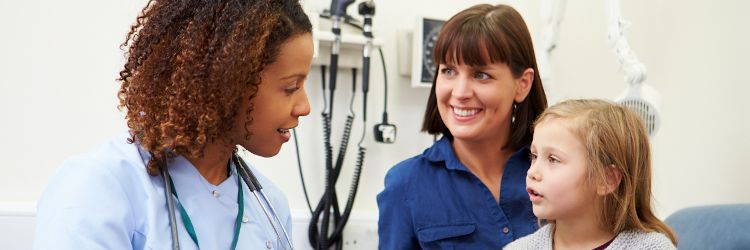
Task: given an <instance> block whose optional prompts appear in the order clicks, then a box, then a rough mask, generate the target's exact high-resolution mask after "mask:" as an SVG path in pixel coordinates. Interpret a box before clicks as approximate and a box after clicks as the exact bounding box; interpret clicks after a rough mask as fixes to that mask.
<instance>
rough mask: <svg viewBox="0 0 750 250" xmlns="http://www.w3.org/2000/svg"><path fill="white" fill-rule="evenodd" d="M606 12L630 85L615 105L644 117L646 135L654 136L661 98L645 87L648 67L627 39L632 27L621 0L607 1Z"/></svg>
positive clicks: (609, 31)
mask: <svg viewBox="0 0 750 250" xmlns="http://www.w3.org/2000/svg"><path fill="white" fill-rule="evenodd" d="M606 11H607V16H608V18H609V19H608V21H607V38H608V40H609V46H610V47H611V48H612V49H614V51H615V54H616V55H617V61H618V62H619V64H620V67H621V69H622V71H624V72H625V80H626V81H627V83H628V88H627V89H626V90H625V92H624V93H623V94H622V95H621V96H620V97H619V98H617V100H616V102H617V103H620V104H622V105H624V106H626V107H628V108H630V109H631V110H633V111H635V112H636V113H637V114H638V115H639V116H641V119H643V122H644V124H645V125H646V132H648V135H649V136H651V137H653V136H654V134H655V133H656V131H657V130H658V129H659V123H660V122H661V119H660V118H661V117H660V115H659V106H660V105H661V97H660V95H659V93H658V92H657V91H656V89H654V88H653V87H651V86H649V85H647V84H643V81H644V80H646V66H645V65H643V63H641V61H640V60H638V58H637V57H636V56H635V53H634V52H633V50H632V49H630V45H628V41H627V39H626V38H625V34H624V30H625V29H626V28H628V27H629V26H630V22H628V21H626V20H624V19H623V18H622V16H621V15H620V13H621V11H620V0H608V1H607V10H606Z"/></svg>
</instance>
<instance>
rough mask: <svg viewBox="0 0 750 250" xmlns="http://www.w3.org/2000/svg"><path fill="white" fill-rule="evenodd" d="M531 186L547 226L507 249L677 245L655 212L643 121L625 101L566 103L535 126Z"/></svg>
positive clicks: (535, 207)
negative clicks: (629, 108) (624, 103)
mask: <svg viewBox="0 0 750 250" xmlns="http://www.w3.org/2000/svg"><path fill="white" fill-rule="evenodd" d="M530 151H531V162H532V163H531V167H530V168H529V171H528V172H527V177H526V187H527V188H526V190H527V192H528V194H529V198H530V200H531V202H532V204H533V205H532V207H533V211H534V214H535V215H536V216H537V217H538V218H539V219H540V220H541V221H543V222H545V224H546V225H544V226H543V227H542V228H540V229H539V230H538V231H537V232H535V233H533V234H531V235H529V236H527V237H524V238H521V239H519V240H517V241H515V242H513V243H511V244H509V245H508V246H507V247H506V248H505V249H556V250H559V249H674V248H675V244H676V243H677V242H676V237H675V235H674V233H673V232H672V230H671V229H670V228H669V227H668V226H667V225H666V224H664V223H663V222H662V221H660V220H659V219H658V218H657V217H656V216H655V215H654V213H653V211H652V209H651V149H650V146H649V139H648V136H647V134H646V131H645V128H644V125H643V122H642V121H641V120H640V118H639V117H638V116H637V115H636V114H634V113H633V112H631V111H630V110H628V109H627V108H624V107H622V106H620V105H617V104H615V103H612V102H608V101H603V100H569V101H565V102H562V103H559V104H557V105H554V106H552V107H550V108H549V109H547V110H546V111H545V112H544V113H542V115H540V117H539V118H538V119H537V121H536V122H535V124H534V139H533V141H532V143H531V148H530Z"/></svg>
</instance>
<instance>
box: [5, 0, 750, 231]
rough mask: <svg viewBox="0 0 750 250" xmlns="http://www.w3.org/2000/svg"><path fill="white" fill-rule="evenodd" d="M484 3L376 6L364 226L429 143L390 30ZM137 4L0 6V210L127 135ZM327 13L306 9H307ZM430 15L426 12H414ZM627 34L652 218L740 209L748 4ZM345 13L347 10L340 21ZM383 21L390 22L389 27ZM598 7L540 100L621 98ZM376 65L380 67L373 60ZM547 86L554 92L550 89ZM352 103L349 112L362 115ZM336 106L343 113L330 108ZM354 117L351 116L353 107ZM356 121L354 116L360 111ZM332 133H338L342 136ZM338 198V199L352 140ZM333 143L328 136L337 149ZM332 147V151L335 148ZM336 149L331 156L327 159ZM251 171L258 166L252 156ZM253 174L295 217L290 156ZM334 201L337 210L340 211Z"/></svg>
mask: <svg viewBox="0 0 750 250" xmlns="http://www.w3.org/2000/svg"><path fill="white" fill-rule="evenodd" d="M480 2H482V1H451V0H437V1H435V0H433V1H424V0H420V1H416V0H415V1H377V4H378V6H377V8H378V9H377V15H376V17H375V21H374V25H375V32H376V33H375V34H376V36H380V37H382V39H383V41H384V51H385V53H386V54H385V56H386V60H388V65H387V67H388V73H389V75H388V77H389V83H390V84H391V86H390V87H391V88H390V96H389V98H390V103H389V109H390V110H389V111H390V120H391V122H393V123H396V124H397V125H398V129H399V134H398V139H397V141H396V143H395V144H392V145H387V144H378V143H375V142H374V141H373V139H372V135H371V131H372V126H373V125H374V124H375V123H376V122H379V119H380V113H381V112H382V93H383V89H382V85H381V84H380V83H381V82H382V81H383V78H382V74H381V70H380V63H379V61H377V60H373V65H374V69H373V73H372V79H371V82H372V83H373V84H372V87H371V91H370V103H369V105H370V106H369V112H368V119H369V120H368V124H367V125H366V129H367V131H368V137H367V140H366V144H367V147H368V150H367V152H368V154H367V157H366V160H365V167H364V171H363V178H362V181H361V183H360V188H359V194H358V196H357V202H356V203H355V209H357V210H358V211H361V212H364V213H372V212H375V210H376V209H377V205H376V203H375V195H376V194H377V193H378V192H379V191H380V190H381V189H382V181H383V176H384V174H385V172H386V171H387V170H388V168H389V167H390V166H392V165H393V164H395V163H397V162H399V161H401V160H403V159H405V158H407V157H410V156H413V155H415V154H418V153H421V152H422V150H424V149H425V148H426V147H427V146H428V145H429V144H430V143H431V141H432V137H430V136H427V135H424V134H421V133H419V125H420V123H421V117H422V115H423V111H424V103H425V100H426V97H427V92H428V89H413V88H411V87H409V79H408V78H406V77H400V76H398V74H397V72H398V71H397V62H396V59H397V49H396V44H397V40H396V38H397V33H396V32H395V30H396V29H400V28H405V27H410V26H411V25H412V23H413V20H414V18H415V16H417V15H428V16H434V17H440V16H443V17H446V18H447V17H449V16H451V15H452V14H454V13H455V12H457V11H458V10H460V9H463V8H465V7H468V6H471V5H473V4H475V3H480ZM144 3H145V0H139V1H113V0H96V1H94V0H85V1H84V0H78V1H38V0H36V1H2V2H0V31H2V35H0V115H1V116H2V122H0V152H2V153H0V155H1V156H2V163H0V166H2V170H3V174H2V175H0V202H3V201H6V202H30V203H33V202H35V201H36V200H37V199H38V197H39V195H40V194H41V192H42V190H43V188H44V186H45V184H46V181H47V179H48V178H49V177H50V176H51V175H52V174H54V172H55V169H56V168H57V167H58V166H59V165H60V164H61V163H62V161H63V160H64V159H65V158H67V157H69V156H71V155H74V154H77V153H81V152H84V151H86V150H87V149H89V148H91V147H94V146H95V145H97V144H99V143H101V142H102V141H103V140H105V139H106V138H108V137H109V136H111V135H113V134H115V133H117V132H118V131H122V130H123V129H124V128H125V125H124V123H125V121H124V120H123V115H122V114H121V113H119V112H118V111H117V109H116V105H117V101H116V98H115V93H116V91H117V89H118V83H117V82H116V81H115V80H114V79H115V78H116V77H117V72H118V71H119V70H120V68H121V66H122V63H123V56H122V52H121V51H120V50H119V48H118V46H119V44H120V43H121V42H122V41H123V39H124V37H125V34H126V32H127V30H128V28H129V24H130V23H131V22H132V21H133V20H134V18H135V16H136V13H137V12H138V11H139V8H140V7H142V5H143V4H144ZM507 3H509V4H511V5H513V6H515V7H516V8H517V9H518V10H519V11H520V12H521V13H522V14H523V15H524V17H525V18H526V20H527V22H528V24H529V26H530V28H531V31H532V33H533V34H534V37H535V38H538V33H539V31H540V28H541V27H540V26H539V25H540V24H541V22H540V21H539V20H538V19H539V14H538V13H539V3H538V1H507ZM328 4H329V3H328V2H327V1H323V0H318V1H308V2H306V3H305V5H306V6H307V7H308V8H310V9H321V8H324V7H327V5H328ZM423 5H427V6H429V7H427V6H423ZM622 7H623V15H624V17H626V18H627V19H629V20H631V21H632V22H633V26H632V28H631V29H629V30H628V31H627V34H628V38H629V41H630V44H631V46H632V47H633V48H634V50H635V51H636V53H637V55H638V56H639V57H640V59H641V60H642V61H643V62H644V63H645V64H646V66H647V67H648V69H649V78H648V80H647V82H646V83H648V84H651V85H652V86H654V87H655V88H656V89H657V90H658V91H659V92H660V93H661V96H662V109H661V111H662V114H663V118H662V127H661V129H660V131H659V132H658V134H657V135H656V137H655V138H654V141H653V145H654V155H655V160H654V168H655V171H654V180H655V181H654V185H655V190H654V192H655V195H656V196H655V198H656V200H657V203H656V205H657V206H656V208H657V212H658V213H659V215H660V216H662V217H664V216H666V215H669V214H670V213H672V212H673V211H675V210H677V209H680V208H683V207H687V206H694V205H701V204H715V203H738V202H745V203H747V202H750V193H749V192H747V190H748V188H749V187H750V185H749V184H746V183H747V182H746V181H745V179H746V178H747V177H748V176H750V168H748V167H750V158H747V157H746V156H744V155H743V154H744V153H746V152H747V151H749V150H750V146H748V141H749V140H750V132H748V131H747V130H746V128H748V127H750V119H748V118H747V117H746V114H748V112H747V111H746V108H747V107H750V98H747V97H746V96H745V95H747V93H750V81H749V79H748V78H749V76H748V75H747V74H744V72H745V69H744V67H746V66H747V65H748V64H747V63H746V62H745V60H746V59H748V58H750V49H749V48H748V46H747V44H750V34H749V33H748V31H747V30H748V29H747V27H745V26H746V24H748V23H750V22H749V21H750V20H748V17H747V14H746V13H743V11H745V10H747V9H750V3H748V2H746V1H742V0H724V1H717V2H711V3H708V2H705V1H695V0H692V1H677V0H659V1H648V0H628V1H623V4H622ZM350 13H351V14H356V8H350ZM386 15H388V16H387V17H386ZM605 20H606V18H605V16H604V3H603V1H568V6H567V11H566V16H565V19H564V21H563V23H562V25H561V29H562V30H561V38H560V43H559V45H558V46H559V47H558V49H557V50H556V51H555V53H554V55H553V58H552V71H553V72H552V73H553V77H554V78H553V81H551V82H549V83H548V84H551V86H550V89H553V90H557V92H555V93H550V94H551V95H553V96H557V97H599V98H615V97H616V96H618V95H619V94H620V93H621V92H622V91H623V90H624V89H625V87H626V85H625V83H623V81H622V78H623V76H622V74H621V73H619V71H618V65H617V64H616V61H615V58H614V55H613V53H612V52H611V51H610V50H609V49H608V48H607V46H606V37H605V27H606V26H605ZM374 58H377V57H374ZM312 71H313V73H312V74H311V75H310V77H309V79H310V80H309V82H308V83H307V84H308V94H309V95H310V101H311V104H312V109H313V112H312V114H311V115H310V116H309V117H307V118H303V119H302V121H301V122H302V124H301V126H300V128H299V130H298V132H299V133H300V135H299V136H300V142H301V150H302V159H303V161H304V163H303V164H304V173H305V176H306V177H307V179H306V181H307V183H308V190H309V191H310V193H311V195H312V198H313V200H314V202H316V201H317V199H318V198H319V196H320V194H321V189H322V186H323V179H324V178H323V171H322V169H323V163H324V159H323V156H322V154H323V151H322V150H321V148H322V147H321V145H322V133H321V131H322V129H321V126H320V117H319V113H320V110H321V109H322V100H321V97H320V96H321V92H320V85H319V84H320V81H319V78H320V75H319V74H318V71H319V69H317V68H314V69H313V70H312ZM349 79H350V75H349V73H348V72H347V73H344V74H342V75H341V76H340V77H339V83H340V84H339V86H341V87H340V88H339V91H338V92H337V93H338V94H337V96H336V100H337V103H339V105H341V106H337V108H338V109H337V110H336V115H337V119H342V118H343V117H342V115H343V114H344V113H345V110H346V109H345V108H344V106H345V105H346V103H347V102H348V96H347V95H348V93H349V91H350V85H349V83H350V80H349ZM552 84H554V85H552ZM359 102H360V100H359V99H358V100H357V101H356V103H359ZM339 107H340V108H339ZM357 107H359V106H357ZM356 110H357V112H361V111H360V109H359V108H357V109H356ZM334 126H335V127H334V129H336V128H338V129H337V131H340V128H341V126H342V125H341V123H336V124H335V125H334ZM361 128H362V127H361V124H360V123H358V124H357V125H356V126H355V127H354V130H353V131H355V132H354V133H353V134H354V135H353V136H352V142H351V145H352V146H351V147H350V150H349V154H348V157H349V158H348V161H347V162H348V164H347V166H346V169H345V170H344V171H343V173H342V178H341V180H340V185H339V192H340V195H339V196H340V197H344V196H345V195H346V193H347V192H348V187H347V186H348V185H349V183H350V180H349V178H350V176H351V172H352V171H351V170H352V166H353V165H352V163H353V161H354V159H353V158H354V156H355V154H354V152H355V151H356V147H355V145H356V141H357V139H358V138H359V133H360V131H361ZM339 134H340V132H339V133H334V138H338V137H339V136H338V135H339ZM336 145H338V143H336ZM336 148H337V147H336ZM253 158H254V159H255V158H256V157H253ZM254 163H255V164H256V165H257V166H258V167H260V168H261V169H262V170H263V172H264V173H265V174H266V175H267V176H269V177H271V178H272V179H273V180H275V181H276V183H278V185H279V186H280V187H281V188H282V189H284V190H285V191H286V193H287V194H288V197H289V199H290V202H291V206H292V208H293V209H306V207H307V206H306V205H305V203H304V196H303V195H302V192H301V190H302V189H301V185H300V183H299V175H298V174H297V169H296V158H295V156H294V148H293V146H292V144H289V145H287V146H285V147H284V148H283V149H282V152H281V153H280V154H279V155H278V156H276V157H274V158H270V159H255V160H254ZM341 200H342V202H344V200H343V198H342V199H341Z"/></svg>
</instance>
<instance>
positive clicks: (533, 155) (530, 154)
mask: <svg viewBox="0 0 750 250" xmlns="http://www.w3.org/2000/svg"><path fill="white" fill-rule="evenodd" d="M529 159H531V162H534V161H536V154H535V153H529Z"/></svg>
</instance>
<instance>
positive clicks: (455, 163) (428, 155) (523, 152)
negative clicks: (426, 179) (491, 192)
mask: <svg viewBox="0 0 750 250" xmlns="http://www.w3.org/2000/svg"><path fill="white" fill-rule="evenodd" d="M528 154H529V146H528V145H526V146H523V147H521V148H520V149H518V150H517V151H516V152H515V153H513V155H511V156H510V158H509V159H508V160H509V161H510V160H511V159H514V158H517V157H527V158H528ZM422 156H423V157H424V158H425V159H427V160H428V161H431V162H441V161H442V162H445V167H446V168H447V169H450V170H461V171H467V172H468V171H469V169H468V168H466V166H464V164H463V163H461V161H459V160H458V157H456V153H455V152H453V148H452V147H451V141H450V140H449V139H448V138H446V137H443V138H440V140H438V141H437V142H435V144H434V145H433V146H432V147H430V148H428V149H427V150H425V151H424V152H423V153H422Z"/></svg>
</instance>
